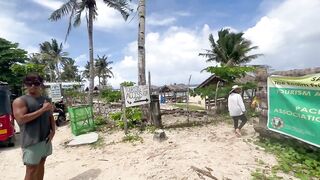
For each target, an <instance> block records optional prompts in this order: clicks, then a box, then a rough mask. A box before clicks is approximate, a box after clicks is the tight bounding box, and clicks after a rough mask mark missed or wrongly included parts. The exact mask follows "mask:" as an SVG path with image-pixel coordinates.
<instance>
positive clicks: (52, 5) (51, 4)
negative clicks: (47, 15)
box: [33, 0, 63, 10]
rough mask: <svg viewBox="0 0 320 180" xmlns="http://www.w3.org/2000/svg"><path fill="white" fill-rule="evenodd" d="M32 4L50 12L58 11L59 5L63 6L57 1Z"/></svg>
mask: <svg viewBox="0 0 320 180" xmlns="http://www.w3.org/2000/svg"><path fill="white" fill-rule="evenodd" d="M33 2H35V3H37V4H39V5H41V6H43V7H46V8H48V9H50V10H56V9H59V8H60V7H61V5H62V4H63V2H61V1H57V0H33Z"/></svg>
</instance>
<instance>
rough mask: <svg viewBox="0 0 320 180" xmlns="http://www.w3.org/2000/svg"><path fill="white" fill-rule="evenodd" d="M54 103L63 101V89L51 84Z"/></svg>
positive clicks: (58, 85)
mask: <svg viewBox="0 0 320 180" xmlns="http://www.w3.org/2000/svg"><path fill="white" fill-rule="evenodd" d="M49 97H50V98H51V99H52V102H57V101H60V100H61V88H60V84H51V85H50V95H49Z"/></svg>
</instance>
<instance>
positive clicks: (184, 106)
mask: <svg viewBox="0 0 320 180" xmlns="http://www.w3.org/2000/svg"><path fill="white" fill-rule="evenodd" d="M173 105H174V106H175V107H177V108H180V109H184V110H187V104H186V103H176V104H173ZM204 110H205V109H204V108H203V107H200V106H197V105H190V104H189V111H204Z"/></svg>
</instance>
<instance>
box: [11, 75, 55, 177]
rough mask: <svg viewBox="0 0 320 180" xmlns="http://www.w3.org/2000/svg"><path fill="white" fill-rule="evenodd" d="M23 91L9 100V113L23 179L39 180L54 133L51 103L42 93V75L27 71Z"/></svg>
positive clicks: (49, 152)
mask: <svg viewBox="0 0 320 180" xmlns="http://www.w3.org/2000/svg"><path fill="white" fill-rule="evenodd" d="M23 84H24V86H25V88H26V95H23V96H20V97H19V98H17V99H15V100H14V102H13V105H12V106H13V114H14V117H15V119H16V121H17V123H18V124H19V126H20V134H21V148H22V154H23V155H22V159H23V163H24V165H25V166H26V174H25V180H35V179H37V180H42V179H43V177H44V164H45V161H46V158H47V156H49V155H51V154H52V144H51V140H52V138H53V136H54V134H55V123H54V119H53V116H52V110H53V106H52V104H51V103H50V102H49V99H48V98H46V97H44V96H42V88H43V87H44V86H43V78H42V77H40V76H39V75H38V74H28V75H27V76H26V77H25V78H24V79H23Z"/></svg>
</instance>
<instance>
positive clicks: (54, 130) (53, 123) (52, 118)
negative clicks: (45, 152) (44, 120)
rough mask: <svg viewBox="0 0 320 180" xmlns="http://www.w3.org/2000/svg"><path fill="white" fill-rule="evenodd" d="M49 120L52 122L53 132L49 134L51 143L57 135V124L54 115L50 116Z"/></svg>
mask: <svg viewBox="0 0 320 180" xmlns="http://www.w3.org/2000/svg"><path fill="white" fill-rule="evenodd" d="M49 120H50V125H51V130H50V134H49V140H50V141H51V140H52V138H53V136H54V135H55V133H56V123H55V122H54V117H53V115H52V114H50V116H49Z"/></svg>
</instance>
